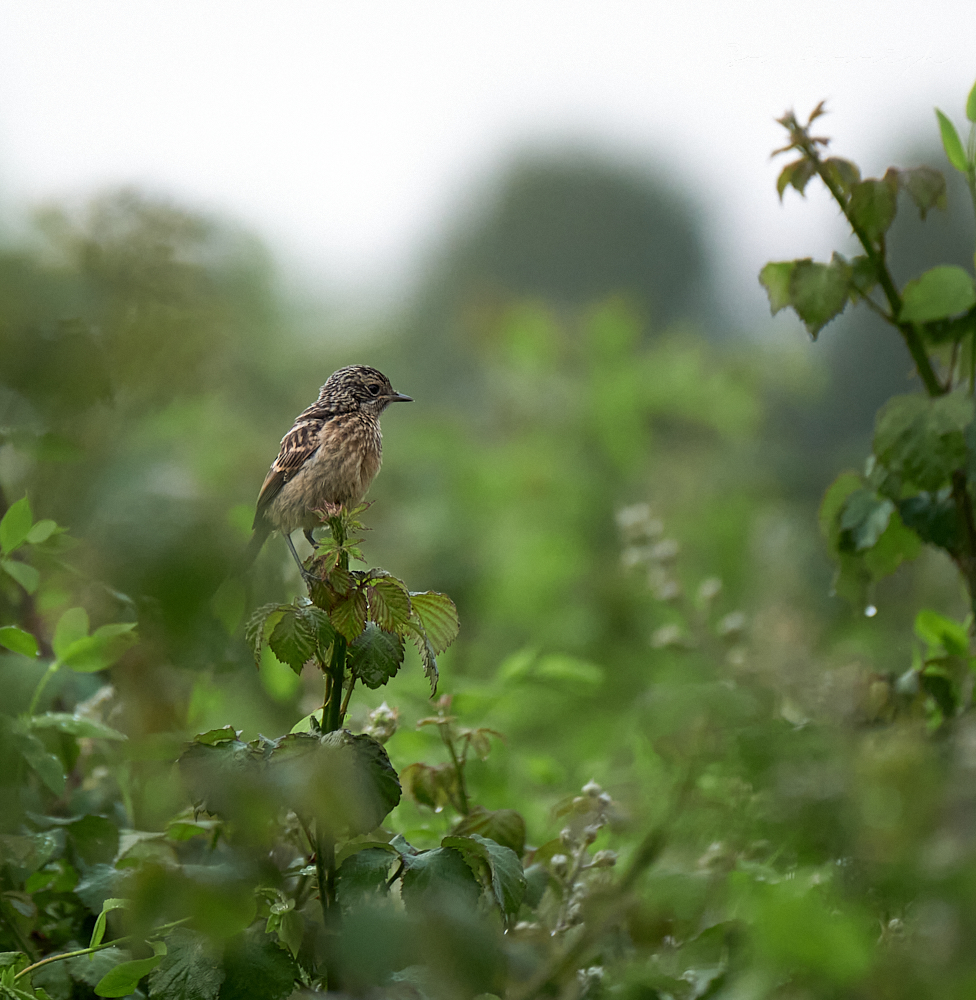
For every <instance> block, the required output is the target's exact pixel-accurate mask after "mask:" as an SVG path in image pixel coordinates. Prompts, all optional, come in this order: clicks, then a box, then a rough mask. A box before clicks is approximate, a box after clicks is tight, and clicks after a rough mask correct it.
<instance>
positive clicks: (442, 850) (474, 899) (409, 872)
mask: <svg viewBox="0 0 976 1000" xmlns="http://www.w3.org/2000/svg"><path fill="white" fill-rule="evenodd" d="M403 860H404V863H405V865H406V871H404V873H403V877H402V882H403V889H402V898H403V902H404V903H405V904H406V907H407V909H408V910H410V909H412V908H417V907H419V908H421V909H422V908H423V907H424V906H425V905H426V904H428V903H430V902H434V903H436V901H437V900H438V898H444V897H448V898H451V899H456V900H458V901H459V902H461V903H462V904H467V906H468V907H470V908H471V909H474V907H475V906H477V905H478V900H479V898H480V897H481V886H480V885H479V883H478V880H477V879H476V878H475V877H474V874H473V873H472V871H471V869H470V868H469V867H468V866H467V864H466V863H465V861H464V858H463V857H462V856H461V852H460V851H458V850H455V848H453V847H438V848H435V849H434V850H432V851H421V852H420V853H418V854H413V855H406V854H405V855H404V856H403Z"/></svg>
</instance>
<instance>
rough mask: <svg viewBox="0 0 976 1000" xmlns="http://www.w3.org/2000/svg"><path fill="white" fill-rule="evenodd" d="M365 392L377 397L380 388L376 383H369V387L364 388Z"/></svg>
mask: <svg viewBox="0 0 976 1000" xmlns="http://www.w3.org/2000/svg"><path fill="white" fill-rule="evenodd" d="M366 391H367V392H368V393H369V394H370V395H371V396H378V395H379V394H380V387H379V385H378V384H377V383H376V382H370V383H369V385H368V386H366Z"/></svg>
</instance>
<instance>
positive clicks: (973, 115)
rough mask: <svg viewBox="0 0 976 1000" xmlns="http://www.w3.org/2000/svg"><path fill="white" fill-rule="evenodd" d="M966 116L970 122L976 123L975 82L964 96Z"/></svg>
mask: <svg viewBox="0 0 976 1000" xmlns="http://www.w3.org/2000/svg"><path fill="white" fill-rule="evenodd" d="M966 117H967V118H968V119H969V120H970V121H971V122H974V123H976V83H974V84H973V89H972V90H971V91H970V92H969V96H968V97H967V98H966Z"/></svg>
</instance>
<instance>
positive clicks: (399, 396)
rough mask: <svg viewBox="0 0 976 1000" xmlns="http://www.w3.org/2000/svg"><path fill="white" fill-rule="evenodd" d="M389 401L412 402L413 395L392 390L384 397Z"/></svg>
mask: <svg viewBox="0 0 976 1000" xmlns="http://www.w3.org/2000/svg"><path fill="white" fill-rule="evenodd" d="M386 398H387V401H388V402H390V403H412V402H413V396H404V395H403V393H402V392H392V393H390V395H389V396H387V397H386Z"/></svg>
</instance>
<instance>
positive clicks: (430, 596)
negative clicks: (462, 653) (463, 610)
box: [410, 590, 461, 654]
mask: <svg viewBox="0 0 976 1000" xmlns="http://www.w3.org/2000/svg"><path fill="white" fill-rule="evenodd" d="M410 604H411V605H412V607H413V611H414V614H416V615H417V617H418V618H419V619H420V621H421V623H422V624H423V626H424V632H425V633H426V635H427V639H428V641H429V642H430V646H431V649H432V650H433V651H434V653H435V654H437V653H443V652H444V650H445V649H447V647H448V646H450V645H451V643H452V642H454V640H455V639H456V638H457V636H458V631H459V629H460V627H461V626H460V622H459V621H458V613H457V608H456V607H455V606H454V602H453V601H452V600H451V599H450V598H449V597H448V596H447V594H438V593H435V592H434V591H430V590H427V591H424V592H422V593H411V594H410Z"/></svg>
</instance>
